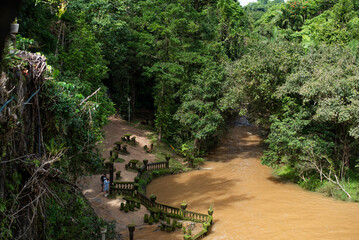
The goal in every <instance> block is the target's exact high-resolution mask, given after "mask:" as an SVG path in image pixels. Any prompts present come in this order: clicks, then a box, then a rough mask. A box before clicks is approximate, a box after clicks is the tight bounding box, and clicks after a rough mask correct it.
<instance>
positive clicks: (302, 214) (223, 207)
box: [135, 126, 359, 240]
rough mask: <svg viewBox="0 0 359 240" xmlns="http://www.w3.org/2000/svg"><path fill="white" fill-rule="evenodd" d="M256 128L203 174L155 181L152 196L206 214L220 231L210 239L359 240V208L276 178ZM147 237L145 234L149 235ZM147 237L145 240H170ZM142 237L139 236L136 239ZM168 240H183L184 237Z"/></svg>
mask: <svg viewBox="0 0 359 240" xmlns="http://www.w3.org/2000/svg"><path fill="white" fill-rule="evenodd" d="M261 154H262V148H261V138H260V137H259V136H258V135H256V134H255V128H253V127H250V126H246V127H235V128H233V129H232V130H231V132H230V133H229V134H228V135H227V136H226V137H225V139H224V140H223V141H222V142H221V145H220V146H219V147H218V148H217V149H216V150H215V151H214V152H213V153H212V154H210V155H209V156H208V160H209V161H208V162H206V163H205V165H204V166H203V168H204V169H203V170H200V171H192V172H188V173H184V174H177V175H172V176H166V177H162V178H159V179H156V180H154V181H153V182H152V183H151V184H150V185H149V186H148V188H147V193H148V194H150V193H154V194H156V195H157V201H158V202H160V203H164V204H168V205H172V206H179V205H180V204H181V202H182V200H186V201H187V202H188V203H189V206H188V210H190V211H196V212H200V213H206V212H207V209H208V208H209V205H210V204H211V203H214V214H213V216H214V225H213V227H212V231H211V233H210V234H209V235H208V236H207V237H206V239H208V240H209V239H216V240H219V239H241V240H243V239H266V240H268V239H292V240H293V239H300V240H303V239H326V240H328V239H333V240H334V239H335V240H338V239H343V240H344V239H345V240H348V239H359V204H358V203H351V202H342V201H338V200H334V199H331V198H327V197H324V196H322V195H321V194H318V193H313V192H309V191H305V190H303V189H301V188H300V187H298V186H296V185H294V184H292V183H287V182H283V181H281V180H280V179H278V178H276V177H273V175H272V170H271V169H270V168H269V167H267V166H263V165H261V163H260V160H259V158H260V156H261ZM143 233H145V232H143ZM163 234H166V233H158V232H153V231H150V232H147V233H145V235H144V236H142V237H141V239H166V236H165V235H163ZM135 236H136V235H135ZM167 239H183V238H182V237H181V235H180V234H170V235H167Z"/></svg>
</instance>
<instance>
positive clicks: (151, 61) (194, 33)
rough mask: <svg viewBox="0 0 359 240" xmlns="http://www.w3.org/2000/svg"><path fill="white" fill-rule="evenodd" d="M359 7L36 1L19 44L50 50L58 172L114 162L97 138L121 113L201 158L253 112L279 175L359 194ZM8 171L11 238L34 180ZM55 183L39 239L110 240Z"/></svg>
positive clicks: (45, 108)
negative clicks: (24, 188) (20, 196)
mask: <svg viewBox="0 0 359 240" xmlns="http://www.w3.org/2000/svg"><path fill="white" fill-rule="evenodd" d="M358 10H359V2H358V1H356V0H308V1H305V0H304V1H302V0H290V1H287V2H284V1H282V0H274V1H268V0H260V1H259V2H256V3H250V4H248V5H247V6H245V7H242V6H241V5H240V4H239V3H238V2H236V1H233V0H86V1H85V0H68V1H65V0H29V1H23V3H22V6H21V9H20V11H19V14H18V17H17V21H18V22H19V23H20V31H19V34H18V35H17V39H16V43H17V44H16V46H17V48H18V49H19V50H26V51H29V52H33V53H35V52H40V53H41V54H43V55H44V56H46V58H47V64H48V71H47V73H46V74H47V75H46V76H47V78H48V80H47V81H45V83H44V85H43V86H42V91H41V92H40V97H41V99H42V102H43V105H41V109H42V110H41V111H42V114H43V117H42V120H41V121H42V126H43V141H44V146H45V149H46V150H47V152H48V154H52V155H53V156H57V155H58V154H60V153H61V161H57V162H55V163H54V167H55V168H56V169H58V170H59V171H60V172H61V178H62V179H64V180H66V181H70V182H74V181H76V179H77V178H78V177H80V176H82V175H85V174H88V173H91V172H99V171H101V170H102V159H101V157H100V154H99V152H98V151H96V143H97V142H98V141H101V139H102V137H103V133H102V131H101V128H102V126H104V124H106V122H107V118H108V116H109V115H111V114H115V113H118V114H120V115H121V117H123V118H124V119H127V120H132V119H136V118H137V119H138V117H142V118H143V119H144V120H149V121H150V122H152V123H153V126H154V127H155V129H156V131H157V132H158V136H159V140H161V141H162V142H165V143H167V144H169V145H170V144H171V145H173V146H174V147H175V148H177V149H180V148H181V147H182V148H183V147H186V148H188V149H189V150H190V152H191V155H193V156H203V155H204V154H205V153H206V152H207V151H208V150H209V149H211V148H213V147H214V146H215V145H216V143H217V142H218V139H219V138H220V136H221V135H223V134H224V133H225V132H226V130H227V129H228V126H229V125H230V124H229V123H230V122H231V121H232V120H233V119H236V118H237V117H238V116H243V115H246V116H247V117H248V118H249V120H250V121H251V122H252V123H253V124H255V125H257V126H258V127H259V128H260V129H261V130H262V133H263V137H264V139H265V143H266V144H265V151H264V155H263V157H262V161H263V163H264V164H267V165H269V166H272V167H273V168H274V169H275V171H276V173H277V174H278V175H279V176H282V177H284V178H288V179H290V180H291V181H293V182H296V183H298V184H300V185H301V186H302V187H304V188H306V189H309V190H315V191H321V192H325V193H327V194H329V195H331V196H335V197H338V198H341V199H351V200H355V201H357V200H359V184H358V182H359V170H358V167H359V152H358V149H359V141H358V138H359V117H358V116H359V94H358V91H359V80H358V79H359V68H358V64H359V59H358V57H359V51H358V50H359V48H358V47H359V14H358V13H359V12H358ZM10 50H13V49H12V46H11V45H9V46H8V47H7V50H5V54H4V59H3V60H2V62H1V70H2V71H3V72H5V73H7V74H8V75H11V68H12V67H14V66H16V64H18V63H17V61H18V59H17V58H16V56H15V55H14V54H12V52H13V51H10ZM97 90H98V91H97ZM95 91H96V96H95V97H92V98H91V100H90V101H86V103H85V104H83V100H84V99H85V98H86V97H87V96H90V95H91V94H92V93H94V92H95ZM3 104H4V103H0V107H1V106H2V105H3ZM82 104H83V105H82ZM129 109H130V110H129ZM9 129H11V125H10V124H7V125H6V124H4V125H3V124H2V125H1V127H0V134H1V135H2V136H1V140H2V142H1V144H2V145H3V148H2V150H1V152H0V153H1V154H2V155H1V158H0V159H2V161H5V160H6V159H7V160H9V159H12V158H17V157H20V156H18V155H16V154H13V155H12V156H9V155H7V154H9V152H7V149H10V147H9V146H7V145H6V144H3V143H5V142H9V139H7V137H6V136H7V133H8V132H7V131H9ZM8 167H9V168H11V167H13V166H8ZM4 177H6V178H7V179H8V181H6V180H5V182H4V184H5V186H6V187H5V190H3V193H2V195H1V196H0V197H1V198H0V214H1V215H0V216H1V217H0V219H1V224H0V232H1V233H2V235H1V237H0V238H1V239H13V238H17V237H19V238H21V237H22V236H18V235H17V234H16V232H17V231H16V229H17V225H16V224H17V223H15V222H16V219H14V214H15V213H16V211H15V210H16V209H17V210H18V208H16V207H15V205H16V204H18V203H15V205H14V203H13V200H14V198H13V197H14V196H16V192H17V191H19V187H20V186H21V185H22V184H24V183H23V182H22V180H21V179H22V176H21V173H19V174H16V172H15V173H13V172H11V171H10V173H7V174H6V176H4ZM10 183H11V184H10ZM48 187H49V188H50V189H52V191H54V192H56V193H57V194H54V195H50V196H47V198H46V199H45V200H44V202H43V204H44V208H41V209H40V208H38V209H37V210H34V211H46V213H47V214H46V219H44V217H41V216H44V215H41V214H39V217H38V218H37V220H36V221H37V222H38V223H37V224H36V229H37V231H38V232H39V234H38V235H37V237H38V239H65V238H73V235H72V234H74V233H76V234H79V235H76V238H77V239H98V238H99V235H98V233H95V230H94V228H92V227H91V226H89V225H90V224H94V221H98V222H100V224H96V229H97V230H98V229H99V226H100V225H101V226H104V225H107V226H109V225H111V224H112V223H106V222H104V221H103V220H100V219H97V217H96V216H94V215H93V214H92V213H91V211H89V209H88V204H87V203H86V201H85V200H84V199H83V198H82V197H81V195H78V194H72V192H71V189H70V188H66V187H63V185H61V184H60V185H59V183H54V182H51V183H49V186H48ZM64 189H65V190H64ZM66 189H68V190H66ZM54 196H60V198H61V199H62V200H63V201H58V200H59V199H54ZM60 202H67V203H68V204H66V205H63V204H60ZM19 204H20V203H19ZM14 209H15V210H14ZM59 211H61V212H62V213H63V214H62V216H58V212H59ZM70 215H71V216H72V219H73V220H72V222H71V221H69V220H68V218H67V217H66V216H70ZM84 216H85V217H84ZM14 221H15V222H14ZM73 222H76V224H73ZM59 226H61V227H59ZM111 226H112V225H111ZM112 228H113V226H112ZM84 229H85V230H84ZM97 232H98V231H97Z"/></svg>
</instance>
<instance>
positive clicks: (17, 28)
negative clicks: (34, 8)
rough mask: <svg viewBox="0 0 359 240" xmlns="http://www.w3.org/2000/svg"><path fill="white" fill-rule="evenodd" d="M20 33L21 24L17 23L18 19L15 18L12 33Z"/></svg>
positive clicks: (11, 26) (11, 28)
mask: <svg viewBox="0 0 359 240" xmlns="http://www.w3.org/2000/svg"><path fill="white" fill-rule="evenodd" d="M18 32H19V24H18V23H17V18H15V20H14V22H13V23H11V25H10V33H11V34H16V33H18Z"/></svg>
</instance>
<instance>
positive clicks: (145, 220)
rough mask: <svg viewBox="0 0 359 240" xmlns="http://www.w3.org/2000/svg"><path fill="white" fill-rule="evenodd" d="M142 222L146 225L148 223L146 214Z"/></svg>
mask: <svg viewBox="0 0 359 240" xmlns="http://www.w3.org/2000/svg"><path fill="white" fill-rule="evenodd" d="M143 221H144V222H145V223H148V222H149V219H148V214H147V213H146V214H145V216H144V218H143Z"/></svg>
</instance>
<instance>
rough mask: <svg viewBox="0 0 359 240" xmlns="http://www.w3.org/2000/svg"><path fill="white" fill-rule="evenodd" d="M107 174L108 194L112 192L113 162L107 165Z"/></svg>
mask: <svg viewBox="0 0 359 240" xmlns="http://www.w3.org/2000/svg"><path fill="white" fill-rule="evenodd" d="M109 175H110V194H112V183H113V163H111V164H110V166H109Z"/></svg>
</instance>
